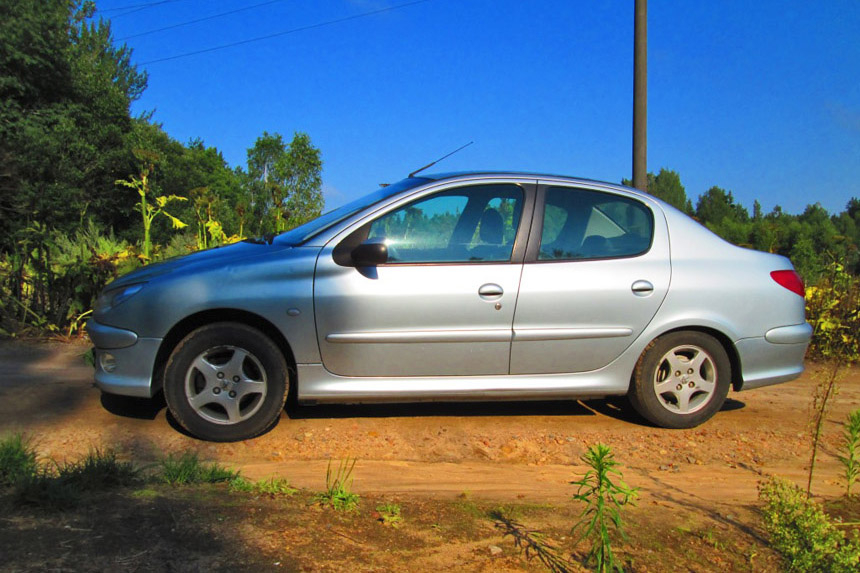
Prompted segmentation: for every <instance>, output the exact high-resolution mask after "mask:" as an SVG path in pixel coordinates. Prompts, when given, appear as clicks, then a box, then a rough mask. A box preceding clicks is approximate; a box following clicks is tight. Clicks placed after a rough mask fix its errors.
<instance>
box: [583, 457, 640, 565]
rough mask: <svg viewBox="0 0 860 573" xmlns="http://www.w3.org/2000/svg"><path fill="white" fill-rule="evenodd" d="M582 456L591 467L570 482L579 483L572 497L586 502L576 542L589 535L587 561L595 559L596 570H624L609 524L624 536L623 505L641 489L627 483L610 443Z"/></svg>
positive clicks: (587, 537) (631, 500)
mask: <svg viewBox="0 0 860 573" xmlns="http://www.w3.org/2000/svg"><path fill="white" fill-rule="evenodd" d="M580 459H581V460H582V461H583V462H585V463H586V464H588V466H589V467H590V468H591V469H590V470H588V471H587V472H586V473H585V475H584V476H583V477H582V479H580V480H578V481H574V482H571V483H572V484H573V485H575V486H578V489H577V491H576V493H575V494H574V496H573V499H575V500H578V501H581V502H583V503H584V504H585V509H584V510H582V513H581V514H580V516H579V522H577V524H576V525H574V526H573V528H572V529H571V533H572V534H573V535H577V534H578V535H579V538H578V540H577V542H579V541H583V540H586V539H587V540H588V541H590V542H591V549H590V550H589V552H588V555H587V556H586V562H590V561H594V563H595V564H596V566H597V571H599V572H600V573H604V572H606V571H622V570H623V569H622V568H621V565H620V564H619V563H617V562H616V560H615V554H614V553H612V539H611V536H610V528H613V529H615V530H616V531H617V532H618V533H619V534H621V536H622V538H624V529H623V527H622V522H621V508H622V507H623V506H625V505H627V504H633V503H634V501H635V499H636V497H637V491H638V489H637V488H631V487H628V486H627V484H625V483H624V482H623V481H622V479H621V478H622V476H621V472H620V471H619V470H618V469H617V467H618V465H619V464H618V462H616V461H615V457H614V455H613V453H612V450H611V449H610V448H609V446H607V445H605V444H597V445H595V446H592V447H590V448H589V449H588V451H587V452H586V453H585V454H583V456H582V457H581V458H580Z"/></svg>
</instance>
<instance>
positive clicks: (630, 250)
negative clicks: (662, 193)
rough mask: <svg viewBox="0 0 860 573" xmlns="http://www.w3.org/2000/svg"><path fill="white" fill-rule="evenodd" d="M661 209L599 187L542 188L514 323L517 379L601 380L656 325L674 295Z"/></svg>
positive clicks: (549, 185)
mask: <svg viewBox="0 0 860 573" xmlns="http://www.w3.org/2000/svg"><path fill="white" fill-rule="evenodd" d="M670 277H671V264H670V259H669V242H668V233H667V230H666V222H665V218H664V217H663V215H662V212H661V211H660V210H659V207H657V206H656V204H651V203H649V202H646V201H643V200H642V199H641V198H639V197H636V196H634V195H632V194H630V195H626V194H623V193H621V192H613V191H611V190H609V189H601V188H599V187H595V188H588V187H587V186H575V185H571V184H562V183H552V182H546V183H542V184H541V185H539V189H538V195H537V207H536V209H535V217H534V224H533V225H532V231H531V235H530V239H529V245H528V249H527V253H526V259H525V264H524V267H523V274H522V280H521V282H520V293H519V298H518V301H517V309H516V314H515V316H514V337H513V342H512V347H511V374H543V373H561V372H584V371H589V370H596V369H598V368H601V367H603V366H606V365H607V364H609V363H610V362H611V361H612V360H614V359H615V358H617V357H618V356H619V355H620V354H621V353H622V352H623V351H624V350H625V349H626V348H627V347H628V346H630V344H631V343H632V342H633V341H634V340H635V339H636V337H637V336H639V334H640V333H641V332H642V330H643V329H644V328H645V326H647V324H648V323H649V322H650V321H651V319H652V318H653V317H654V315H655V314H656V312H657V309H658V308H659V307H660V305H661V304H662V302H663V299H664V298H665V296H666V292H667V290H668V288H669V280H670Z"/></svg>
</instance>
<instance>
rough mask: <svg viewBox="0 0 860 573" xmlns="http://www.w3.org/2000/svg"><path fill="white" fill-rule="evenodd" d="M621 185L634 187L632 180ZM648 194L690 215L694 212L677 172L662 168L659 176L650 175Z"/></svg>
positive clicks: (627, 180)
mask: <svg viewBox="0 0 860 573" xmlns="http://www.w3.org/2000/svg"><path fill="white" fill-rule="evenodd" d="M621 183H622V184H623V185H627V186H628V187H630V186H632V185H633V181H631V180H630V179H622V181H621ZM648 193H650V194H651V195H653V196H654V197H657V198H658V199H662V200H663V201H665V202H666V203H668V204H670V205H672V206H673V207H675V208H676V209H679V210H680V211H683V212H684V213H687V214H688V215H689V214H691V213H692V212H693V206H692V203H691V202H690V200H689V199H688V198H687V191H686V190H685V189H684V186H683V185H682V184H681V176H680V175H679V174H678V172H677V171H672V170H671V169H666V168H661V169H660V172H659V173H658V174H657V175H654V174H653V173H648Z"/></svg>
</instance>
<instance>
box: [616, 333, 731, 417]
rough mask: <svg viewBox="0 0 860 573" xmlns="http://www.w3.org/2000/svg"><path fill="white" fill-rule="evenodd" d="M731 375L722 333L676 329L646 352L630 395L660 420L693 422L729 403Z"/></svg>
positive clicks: (644, 413) (642, 409) (642, 411)
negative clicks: (718, 336) (716, 336)
mask: <svg viewBox="0 0 860 573" xmlns="http://www.w3.org/2000/svg"><path fill="white" fill-rule="evenodd" d="M731 376H732V374H731V363H730V361H729V357H728V355H727V354H726V351H725V349H724V348H723V346H722V345H721V344H720V343H719V342H718V341H717V340H716V339H714V338H713V337H711V336H709V335H707V334H705V333H702V332H695V331H683V332H673V333H670V334H667V335H664V336H661V337H660V338H658V339H656V340H655V341H653V342H652V343H651V344H650V345H649V346H648V347H647V348H646V349H645V351H644V352H643V353H642V356H641V357H640V358H639V362H638V363H637V364H636V369H635V370H634V373H633V380H632V383H631V387H630V393H629V398H630V402H631V404H632V405H633V407H634V408H635V409H636V411H638V412H639V413H640V414H641V415H642V416H643V417H645V418H646V419H647V420H649V421H650V422H652V423H654V424H656V425H658V426H661V427H663V428H692V427H695V426H698V425H699V424H701V423H703V422H705V421H706V420H708V419H709V418H710V417H711V416H713V415H714V414H715V413H717V412H718V411H719V409H720V408H721V407H722V406H723V403H724V402H725V400H726V396H727V395H728V392H729V386H730V385H731Z"/></svg>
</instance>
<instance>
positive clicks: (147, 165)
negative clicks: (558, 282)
mask: <svg viewBox="0 0 860 573" xmlns="http://www.w3.org/2000/svg"><path fill="white" fill-rule="evenodd" d="M135 156H137V157H138V159H140V160H141V161H142V162H143V166H142V167H141V170H140V175H136V176H135V175H132V176H131V177H129V178H128V179H127V180H126V179H117V180H116V181H115V183H116V184H117V185H121V186H123V187H128V188H129V189H134V190H135V191H137V194H138V197H139V202H138V208H139V210H140V216H141V220H142V222H143V243H142V244H143V258H144V259H145V260H147V261H148V260H149V259H150V255H151V254H152V239H151V229H152V221H153V220H154V219H155V218H156V217H158V216H159V215H162V216H164V217H166V218H167V219H168V220H170V222H171V223H172V224H173V228H174V229H182V228H183V227H186V226H187V225H186V224H185V223H183V222H182V221H181V220H179V219H178V218H176V217H174V216H173V215H171V214H170V213H168V212H167V211H165V210H164V207H165V206H166V205H167V204H168V203H170V202H172V201H187V200H188V198H186V197H181V196H179V195H155V196H153V195H154V193H153V190H152V188H151V183H150V175H151V174H152V172H153V170H154V169H155V164H156V162H158V160H159V159H160V158H159V155H158V154H157V153H155V152H152V151H147V150H142V149H137V150H135Z"/></svg>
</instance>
